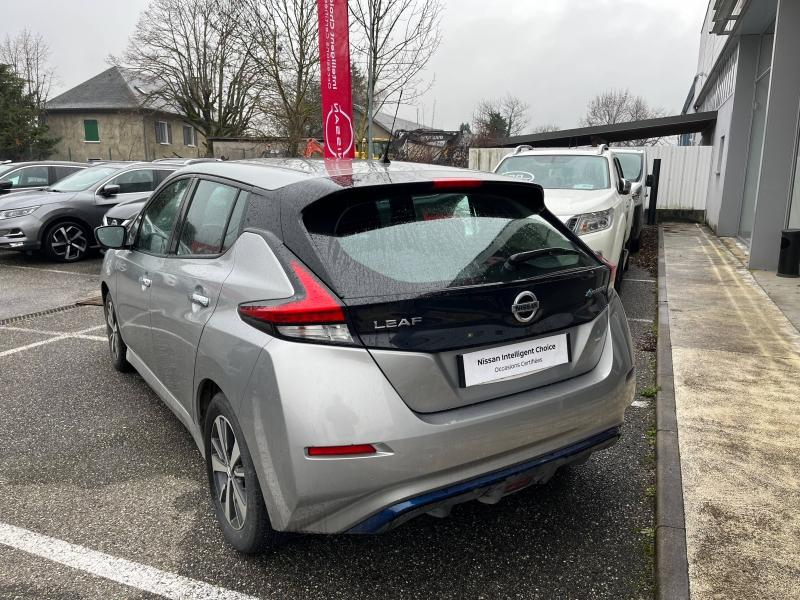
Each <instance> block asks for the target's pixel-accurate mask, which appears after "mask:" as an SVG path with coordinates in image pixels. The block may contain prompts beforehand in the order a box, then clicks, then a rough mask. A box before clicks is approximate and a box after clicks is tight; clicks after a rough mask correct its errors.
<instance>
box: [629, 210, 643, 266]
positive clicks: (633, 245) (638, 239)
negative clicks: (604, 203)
mask: <svg viewBox="0 0 800 600" xmlns="http://www.w3.org/2000/svg"><path fill="white" fill-rule="evenodd" d="M643 213H644V210H643V209H642V207H641V206H637V207H636V210H635V211H634V214H633V229H632V231H631V239H630V241H629V242H628V250H630V252H631V254H634V253H635V252H638V251H639V250H640V249H641V245H642V221H643V219H644V214H643Z"/></svg>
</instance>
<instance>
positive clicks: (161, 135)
mask: <svg viewBox="0 0 800 600" xmlns="http://www.w3.org/2000/svg"><path fill="white" fill-rule="evenodd" d="M156 142H157V143H159V144H171V143H172V127H170V124H169V123H167V122H166V121H156Z"/></svg>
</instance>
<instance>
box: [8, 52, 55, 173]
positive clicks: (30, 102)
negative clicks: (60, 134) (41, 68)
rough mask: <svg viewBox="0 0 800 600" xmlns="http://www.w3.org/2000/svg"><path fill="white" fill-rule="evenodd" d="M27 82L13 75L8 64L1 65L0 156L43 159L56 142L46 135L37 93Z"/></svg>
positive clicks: (15, 159) (16, 158)
mask: <svg viewBox="0 0 800 600" xmlns="http://www.w3.org/2000/svg"><path fill="white" fill-rule="evenodd" d="M27 86H28V84H27V82H26V81H25V80H23V79H22V78H20V77H18V76H17V75H15V74H14V72H13V70H12V69H11V67H10V66H9V65H5V64H0V159H2V160H12V161H19V160H31V159H44V158H47V156H48V155H49V154H50V152H51V151H52V149H53V146H55V144H56V143H57V142H58V140H57V139H55V138H50V137H48V136H47V126H46V125H44V124H42V123H41V122H40V119H39V108H38V106H37V105H36V96H35V95H34V94H32V93H29V92H28V91H27Z"/></svg>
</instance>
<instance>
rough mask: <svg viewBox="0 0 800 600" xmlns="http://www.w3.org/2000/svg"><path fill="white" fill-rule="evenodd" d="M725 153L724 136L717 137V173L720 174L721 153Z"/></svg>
mask: <svg viewBox="0 0 800 600" xmlns="http://www.w3.org/2000/svg"><path fill="white" fill-rule="evenodd" d="M723 154H725V136H724V135H723V136H722V137H720V138H719V150H717V175H720V174H722V155H723Z"/></svg>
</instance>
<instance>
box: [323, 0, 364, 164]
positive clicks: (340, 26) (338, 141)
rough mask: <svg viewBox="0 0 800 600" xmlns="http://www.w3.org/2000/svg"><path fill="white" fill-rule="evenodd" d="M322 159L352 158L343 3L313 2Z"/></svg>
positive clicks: (347, 34) (347, 41)
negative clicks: (320, 103)
mask: <svg viewBox="0 0 800 600" xmlns="http://www.w3.org/2000/svg"><path fill="white" fill-rule="evenodd" d="M317 7H318V10H319V54H320V84H321V87H322V90H321V91H322V125H323V129H324V135H325V158H354V157H355V141H356V135H355V131H354V128H353V93H352V90H351V87H350V29H349V26H348V21H349V19H348V13H347V0H317Z"/></svg>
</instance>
